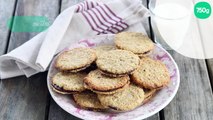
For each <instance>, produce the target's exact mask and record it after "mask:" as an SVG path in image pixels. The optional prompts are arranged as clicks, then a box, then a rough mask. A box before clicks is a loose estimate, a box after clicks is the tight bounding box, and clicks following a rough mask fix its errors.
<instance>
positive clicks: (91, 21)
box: [0, 0, 149, 79]
mask: <svg viewBox="0 0 213 120" xmlns="http://www.w3.org/2000/svg"><path fill="white" fill-rule="evenodd" d="M148 16H149V11H148V10H147V9H146V7H144V6H143V5H142V1H141V0H87V1H84V2H82V3H79V4H77V5H74V6H71V7H69V8H68V9H66V10H64V11H63V12H62V13H61V14H60V15H59V16H58V17H57V18H56V20H55V21H54V23H53V24H52V25H51V26H50V27H49V28H48V30H46V31H44V32H41V33H39V34H38V35H37V36H35V37H33V38H32V39H31V40H29V41H28V42H26V43H24V44H23V45H21V46H20V47H18V48H16V49H14V50H13V51H11V52H9V53H8V54H5V55H2V56H0V78H1V79H5V78H11V77H16V76H20V75H26V76H27V77H30V76H32V75H34V74H36V73H39V72H43V71H46V70H47V69H48V66H49V64H50V62H51V60H52V59H53V57H54V56H55V55H56V54H57V53H58V52H60V51H61V50H63V49H64V48H66V47H68V46H70V45H72V44H74V43H76V42H77V41H79V40H81V39H83V38H87V37H90V36H95V35H104V34H115V33H118V32H121V31H135V32H143V33H145V34H146V32H145V29H144V26H143V23H142V22H143V20H145V19H146V18H147V17H148Z"/></svg>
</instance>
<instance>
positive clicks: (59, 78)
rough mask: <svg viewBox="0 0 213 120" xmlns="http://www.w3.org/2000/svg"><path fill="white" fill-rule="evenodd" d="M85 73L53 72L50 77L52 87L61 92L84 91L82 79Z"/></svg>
mask: <svg viewBox="0 0 213 120" xmlns="http://www.w3.org/2000/svg"><path fill="white" fill-rule="evenodd" d="M86 75H87V74H86V73H80V72H79V73H62V72H59V73H57V74H55V75H54V76H53V78H52V88H53V90H54V91H56V92H58V93H61V94H71V93H75V92H81V91H84V90H85V88H84V83H83V79H84V78H85V77H86Z"/></svg>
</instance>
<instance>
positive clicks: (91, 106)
mask: <svg viewBox="0 0 213 120" xmlns="http://www.w3.org/2000/svg"><path fill="white" fill-rule="evenodd" d="M73 98H74V101H75V102H76V104H77V105H78V106H80V107H81V108H83V109H88V110H93V111H102V110H106V109H107V107H105V106H103V105H102V104H101V103H100V101H99V99H98V98H97V95H96V94H95V93H92V92H89V91H85V92H81V93H76V94H73Z"/></svg>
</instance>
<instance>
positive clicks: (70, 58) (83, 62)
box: [55, 48, 97, 72]
mask: <svg viewBox="0 0 213 120" xmlns="http://www.w3.org/2000/svg"><path fill="white" fill-rule="evenodd" d="M96 58H97V57H96V53H95V50H93V49H90V48H74V49H72V50H69V51H65V52H63V53H62V54H61V55H59V56H58V58H57V59H56V63H55V67H56V68H57V69H59V70H60V71H67V72H78V71H81V70H84V69H86V68H87V67H89V66H90V64H92V63H93V62H94V61H95V60H96Z"/></svg>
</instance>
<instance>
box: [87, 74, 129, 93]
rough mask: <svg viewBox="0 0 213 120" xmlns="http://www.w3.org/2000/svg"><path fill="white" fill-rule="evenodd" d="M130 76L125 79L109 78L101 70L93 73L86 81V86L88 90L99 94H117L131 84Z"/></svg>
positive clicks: (124, 77)
mask: <svg viewBox="0 0 213 120" xmlns="http://www.w3.org/2000/svg"><path fill="white" fill-rule="evenodd" d="M129 79H130V78H129V76H128V75H126V76H123V77H118V78H115V77H108V76H105V75H103V74H101V72H100V71H99V70H94V71H91V72H90V73H89V74H88V75H87V77H85V79H84V84H85V85H86V86H87V88H88V89H90V90H92V91H94V92H99V93H100V94H109V93H115V92H116V91H118V90H119V89H122V88H123V87H124V86H125V85H127V84H129Z"/></svg>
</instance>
